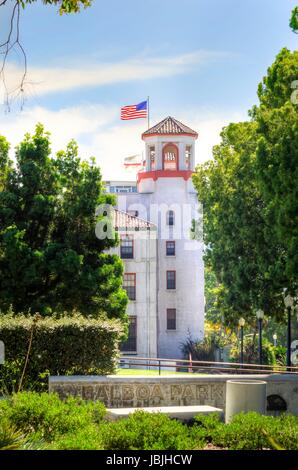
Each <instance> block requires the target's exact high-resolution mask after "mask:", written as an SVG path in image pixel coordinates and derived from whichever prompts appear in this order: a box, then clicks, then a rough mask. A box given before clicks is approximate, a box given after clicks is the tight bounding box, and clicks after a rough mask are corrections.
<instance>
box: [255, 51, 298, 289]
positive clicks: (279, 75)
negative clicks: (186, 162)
mask: <svg viewBox="0 0 298 470" xmlns="http://www.w3.org/2000/svg"><path fill="white" fill-rule="evenodd" d="M297 71H298V51H295V52H293V53H292V52H290V51H289V50H288V49H282V51H281V52H280V53H279V54H278V55H277V57H276V60H275V62H274V63H273V65H272V66H271V67H270V68H269V69H268V73H267V76H266V77H265V78H264V79H263V82H262V83H261V84H260V85H259V90H258V95H259V99H260V106H259V107H258V108H257V110H256V121H257V125H258V129H257V132H258V135H259V138H258V145H257V150H256V156H257V159H256V163H257V170H258V171H257V177H258V184H259V187H260V189H261V191H262V195H263V199H264V203H265V205H266V212H265V220H266V224H267V226H268V227H270V231H268V236H267V241H268V243H271V244H275V245H279V246H280V251H279V253H278V256H277V259H276V262H275V276H276V277H277V278H279V281H280V287H288V288H289V289H290V290H291V291H293V292H295V290H296V289H297V288H298V278H297V272H298V249H297V247H298V198H297V184H298V165H297V154H298V105H297V104H295V100H293V96H292V95H293V83H294V82H295V81H296V80H297Z"/></svg>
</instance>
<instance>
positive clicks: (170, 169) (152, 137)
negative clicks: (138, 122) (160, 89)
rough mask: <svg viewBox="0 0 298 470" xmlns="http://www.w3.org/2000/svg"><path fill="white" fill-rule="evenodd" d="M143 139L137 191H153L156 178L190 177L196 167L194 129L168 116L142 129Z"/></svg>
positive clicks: (195, 136)
mask: <svg viewBox="0 0 298 470" xmlns="http://www.w3.org/2000/svg"><path fill="white" fill-rule="evenodd" d="M142 138H143V140H144V142H145V151H146V153H145V154H146V164H145V169H144V170H143V171H141V172H140V173H139V175H138V191H139V192H140V193H147V192H149V193H150V192H154V182H155V181H157V179H159V178H177V177H178V178H181V177H182V178H183V179H184V180H185V181H187V180H189V179H190V177H191V174H192V173H193V171H194V169H195V141H196V139H197V138H198V134H197V132H195V131H194V130H192V129H190V127H188V126H185V125H184V124H182V123H181V122H179V121H177V120H176V119H174V118H173V117H170V116H169V117H167V118H166V119H164V120H163V121H161V122H160V123H159V124H156V125H155V126H153V127H151V129H148V130H147V131H146V132H144V133H143V135H142Z"/></svg>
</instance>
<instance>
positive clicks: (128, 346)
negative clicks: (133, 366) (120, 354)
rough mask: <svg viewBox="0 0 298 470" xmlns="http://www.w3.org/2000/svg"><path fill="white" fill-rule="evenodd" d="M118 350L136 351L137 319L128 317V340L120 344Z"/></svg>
mask: <svg viewBox="0 0 298 470" xmlns="http://www.w3.org/2000/svg"><path fill="white" fill-rule="evenodd" d="M120 349H121V351H126V352H136V351H137V317H134V316H130V317H129V326H128V338H127V340H126V341H124V343H122V344H121V347H120Z"/></svg>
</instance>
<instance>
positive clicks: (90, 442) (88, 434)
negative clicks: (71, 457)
mask: <svg viewBox="0 0 298 470" xmlns="http://www.w3.org/2000/svg"><path fill="white" fill-rule="evenodd" d="M47 449H49V450H103V443H102V435H101V429H100V427H98V426H95V425H94V424H92V425H88V426H85V427H84V428H79V429H77V430H75V431H70V432H67V433H65V434H63V435H61V436H59V437H58V438H57V439H56V440H54V441H52V442H51V443H50V444H49V445H48V446H47Z"/></svg>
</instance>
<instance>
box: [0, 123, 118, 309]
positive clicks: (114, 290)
mask: <svg viewBox="0 0 298 470" xmlns="http://www.w3.org/2000/svg"><path fill="white" fill-rule="evenodd" d="M4 142H5V141H4ZM0 155H1V154H0ZM4 159H5V158H4ZM2 160H3V158H2ZM0 162H1V161H0ZM8 164H9V163H8V162H7V163H6V166H8ZM0 201H1V205H0V308H1V309H2V310H4V311H5V310H7V309H8V308H9V306H10V305H11V306H12V307H13V309H14V310H15V311H16V312H20V311H27V310H29V309H30V310H31V312H32V313H33V312H36V311H39V312H40V313H42V314H51V313H52V312H57V313H63V312H64V311H66V312H70V311H72V310H74V309H76V310H78V311H80V312H81V313H83V314H85V315H92V316H95V317H97V316H100V315H103V316H104V315H106V316H107V317H109V318H113V317H120V318H121V317H124V315H125V310H126V304H127V296H126V294H125V292H124V291H123V290H122V272H123V265H122V261H121V260H120V259H119V257H117V256H116V255H110V254H107V253H106V250H107V249H108V248H110V247H112V246H115V244H116V243H117V241H116V240H115V239H108V238H106V239H103V240H99V239H98V238H96V235H95V226H96V221H97V218H96V216H95V211H96V208H97V206H98V205H99V204H101V203H104V204H106V203H113V200H112V199H111V197H110V196H108V195H105V194H103V192H102V182H101V174H100V170H99V168H98V167H97V166H96V165H95V163H94V161H91V162H87V161H81V159H80V158H79V157H78V149H77V145H76V144H75V142H71V143H70V144H69V145H68V147H67V149H66V151H63V152H59V153H58V155H57V157H56V158H54V157H52V156H51V150H50V140H49V135H48V134H47V133H45V132H44V129H43V127H42V126H41V125H38V126H37V127H36V131H35V134H34V135H33V136H30V135H26V136H25V139H24V140H23V142H21V144H20V145H19V147H18V148H17V152H16V167H15V168H13V169H11V170H10V171H6V177H5V178H4V185H3V188H2V189H1V190H0Z"/></svg>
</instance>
